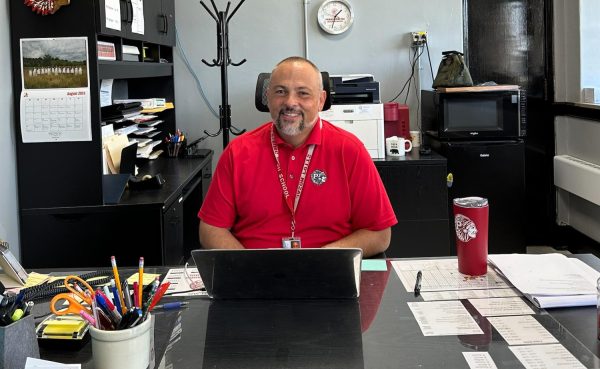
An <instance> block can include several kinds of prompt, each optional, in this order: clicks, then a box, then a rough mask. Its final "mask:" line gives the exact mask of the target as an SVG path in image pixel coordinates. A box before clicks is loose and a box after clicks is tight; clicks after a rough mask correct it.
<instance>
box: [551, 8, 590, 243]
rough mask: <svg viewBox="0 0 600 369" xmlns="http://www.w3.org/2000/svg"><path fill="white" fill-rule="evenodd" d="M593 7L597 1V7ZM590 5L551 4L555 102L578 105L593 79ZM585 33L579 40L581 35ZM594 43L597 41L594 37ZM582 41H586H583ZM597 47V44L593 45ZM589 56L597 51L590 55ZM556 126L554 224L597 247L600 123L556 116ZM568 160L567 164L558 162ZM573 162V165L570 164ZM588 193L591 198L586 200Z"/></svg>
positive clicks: (588, 197)
mask: <svg viewBox="0 0 600 369" xmlns="http://www.w3.org/2000/svg"><path fill="white" fill-rule="evenodd" d="M596 3H597V2H596ZM592 8H593V9H598V6H597V5H596V6H595V7H592V2H590V1H588V0H577V1H574V0H554V35H555V38H554V50H555V52H554V63H555V100H556V101H557V102H579V101H580V91H581V87H582V82H583V79H584V76H586V75H587V76H588V77H586V80H587V81H589V77H590V76H592V75H594V74H597V69H598V68H597V67H596V65H597V63H593V64H592V63H589V61H588V62H586V61H584V58H585V57H586V56H588V57H589V55H591V54H589V53H586V52H584V47H585V48H586V49H589V48H593V47H594V46H592V45H593V43H591V44H590V43H589V42H590V41H591V40H593V39H594V36H591V35H590V36H591V37H590V38H587V37H586V36H588V35H587V33H586V32H589V31H590V26H589V23H590V20H591V19H588V17H592V19H593V16H594V15H596V14H595V13H594V14H593V15H592V14H588V13H587V11H589V10H591V9H592ZM582 34H583V35H582ZM596 38H597V37H596ZM584 39H585V40H584ZM596 42H597V41H596ZM588 51H590V52H591V53H592V54H593V53H594V52H597V50H596V51H592V50H588ZM554 124H555V134H556V136H555V142H556V155H557V156H555V158H554V161H555V168H554V183H555V185H556V186H557V189H556V195H557V209H556V210H557V219H556V221H557V223H558V224H559V225H570V226H571V227H573V228H575V229H576V230H578V231H580V232H581V233H583V234H585V235H586V236H588V237H590V238H592V239H594V240H596V241H598V242H600V231H599V230H600V220H599V219H600V202H599V201H597V200H596V198H595V197H594V195H595V194H596V193H597V188H598V186H597V184H598V183H600V169H599V168H600V166H599V165H600V150H599V149H598V145H597V142H598V140H600V122H598V121H594V120H586V119H579V118H573V117H567V116H557V117H556V118H555V121H554ZM562 155H566V156H567V160H563V159H564V158H561V156H562ZM570 158H574V159H575V160H569V159H570ZM590 194H592V196H590Z"/></svg>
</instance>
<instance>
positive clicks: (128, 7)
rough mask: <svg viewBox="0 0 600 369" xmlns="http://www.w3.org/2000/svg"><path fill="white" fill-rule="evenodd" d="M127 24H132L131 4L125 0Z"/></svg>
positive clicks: (129, 0) (128, 0)
mask: <svg viewBox="0 0 600 369" xmlns="http://www.w3.org/2000/svg"><path fill="white" fill-rule="evenodd" d="M127 23H133V4H132V3H131V0H127Z"/></svg>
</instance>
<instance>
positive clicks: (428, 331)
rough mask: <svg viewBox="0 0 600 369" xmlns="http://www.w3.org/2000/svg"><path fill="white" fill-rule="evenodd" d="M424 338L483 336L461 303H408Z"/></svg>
mask: <svg viewBox="0 0 600 369" xmlns="http://www.w3.org/2000/svg"><path fill="white" fill-rule="evenodd" d="M407 304H408V307H409V308H410V310H411V311H412V313H413V315H414V316H415V319H416V320H417V323H418V324H419V327H420V328H421V332H423V335H424V336H458V335H467V334H483V331H482V330H481V328H479V325H477V323H476V322H475V320H474V319H473V317H472V316H471V314H469V312H468V311H467V309H465V307H464V305H463V304H462V303H461V302H460V301H431V302H429V301H428V302H407Z"/></svg>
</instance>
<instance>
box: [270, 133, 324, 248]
mask: <svg viewBox="0 0 600 369" xmlns="http://www.w3.org/2000/svg"><path fill="white" fill-rule="evenodd" d="M271 147H272V149H273V156H275V162H276V163H277V178H278V179H279V184H280V185H281V189H282V190H283V198H284V199H285V203H286V205H287V207H288V209H289V210H290V214H291V216H292V222H291V225H290V230H291V232H292V238H294V232H295V231H296V209H297V208H298V203H299V202H300V196H301V195H302V189H303V188H304V181H305V180H306V174H307V173H308V165H309V164H310V159H311V158H312V155H313V152H314V151H315V145H314V144H311V145H309V146H308V152H307V153H306V159H304V165H303V166H302V173H301V174H300V179H299V181H298V189H297V190H296V197H295V199H294V204H293V205H292V199H291V197H290V192H289V190H288V188H287V183H286V182H285V176H284V175H283V171H282V170H281V164H279V148H278V147H277V144H276V143H275V132H274V130H273V126H271Z"/></svg>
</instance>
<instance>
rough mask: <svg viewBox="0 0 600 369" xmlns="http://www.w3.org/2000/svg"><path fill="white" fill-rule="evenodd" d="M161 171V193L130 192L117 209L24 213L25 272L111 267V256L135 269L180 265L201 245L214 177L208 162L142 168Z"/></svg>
mask: <svg viewBox="0 0 600 369" xmlns="http://www.w3.org/2000/svg"><path fill="white" fill-rule="evenodd" d="M140 173H142V174H157V173H160V174H161V175H162V176H163V178H164V179H165V183H164V185H163V186H162V188H160V189H156V190H143V191H132V190H125V193H124V194H123V196H122V197H121V201H120V202H119V203H118V204H116V205H98V206H77V207H62V208H43V209H22V210H21V219H20V221H21V222H20V223H21V259H22V264H23V266H24V267H26V268H30V269H31V268H43V267H48V266H52V267H57V268H61V267H62V268H68V267H71V266H73V265H80V266H82V267H106V266H107V265H110V264H108V261H109V260H110V256H111V255H119V262H120V263H121V264H122V265H135V264H136V263H137V261H136V260H138V258H139V257H140V255H144V257H145V258H146V263H147V264H149V265H176V264H181V263H182V262H183V260H184V257H187V256H189V251H190V250H191V249H193V248H198V247H199V242H198V218H197V213H198V210H199V209H200V205H201V204H202V199H203V196H204V194H205V193H206V191H207V190H208V185H209V184H210V180H211V177H212V153H211V154H210V155H209V156H208V157H206V158H185V159H177V158H166V157H164V158H158V159H156V160H153V161H149V162H148V163H147V164H146V165H144V166H141V167H140Z"/></svg>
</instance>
